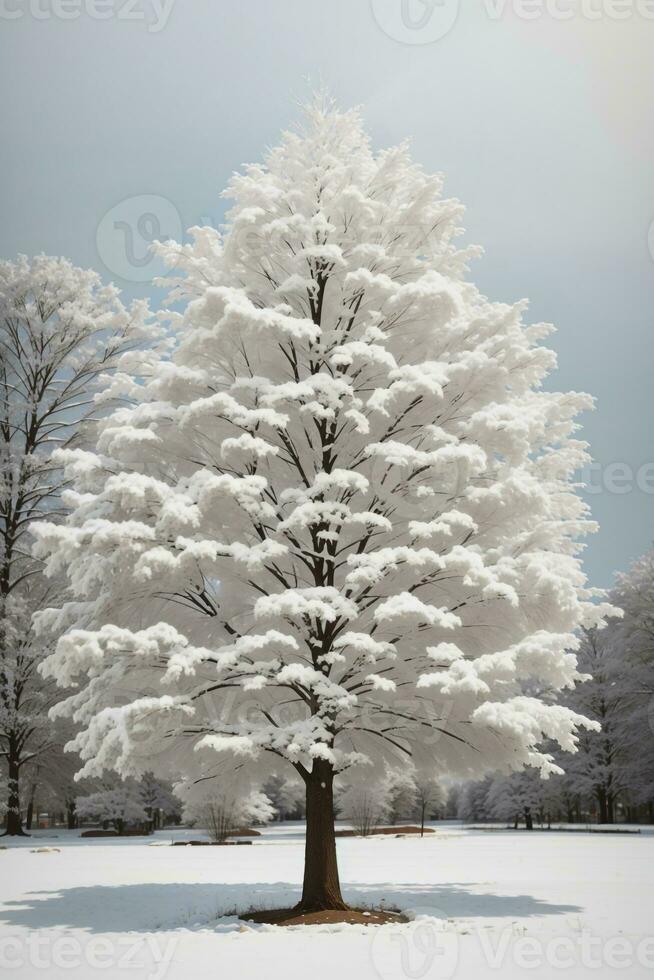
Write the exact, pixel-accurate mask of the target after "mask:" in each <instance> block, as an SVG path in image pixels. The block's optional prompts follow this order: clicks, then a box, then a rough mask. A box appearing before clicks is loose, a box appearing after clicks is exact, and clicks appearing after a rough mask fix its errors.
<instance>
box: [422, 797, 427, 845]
mask: <svg viewBox="0 0 654 980" xmlns="http://www.w3.org/2000/svg"><path fill="white" fill-rule="evenodd" d="M426 809H427V804H426V803H423V804H422V806H421V808H420V836H421V837H424V836H425V810H426Z"/></svg>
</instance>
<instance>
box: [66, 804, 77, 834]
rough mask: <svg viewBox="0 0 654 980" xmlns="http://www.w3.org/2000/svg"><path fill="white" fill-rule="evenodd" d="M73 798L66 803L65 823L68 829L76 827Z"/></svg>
mask: <svg viewBox="0 0 654 980" xmlns="http://www.w3.org/2000/svg"><path fill="white" fill-rule="evenodd" d="M75 811H76V803H75V800H71V801H70V802H68V803H67V804H66V823H67V824H68V829H69V830H75V828H76V827H77V813H76V812H75Z"/></svg>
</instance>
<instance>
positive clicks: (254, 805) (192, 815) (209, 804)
mask: <svg viewBox="0 0 654 980" xmlns="http://www.w3.org/2000/svg"><path fill="white" fill-rule="evenodd" d="M185 815H186V818H187V819H188V820H189V821H191V822H193V823H194V824H199V825H200V826H203V827H204V828H205V829H206V830H207V831H208V833H209V836H210V837H211V839H212V840H214V841H216V842H217V843H222V842H223V841H225V840H226V839H227V838H228V837H230V836H233V835H234V834H235V833H236V832H237V831H239V830H243V829H244V828H246V827H248V826H249V825H250V824H267V823H269V822H270V821H271V820H272V819H273V818H274V816H275V808H274V806H273V805H272V802H271V801H270V799H269V798H268V797H267V796H266V794H265V793H262V792H261V791H259V790H253V791H250V792H248V793H246V794H245V795H243V796H240V797H236V796H231V795H226V794H225V795H221V796H217V797H215V798H210V799H206V800H203V801H202V802H200V803H198V802H197V801H194V802H193V803H191V804H189V805H188V806H187V808H186V809H185Z"/></svg>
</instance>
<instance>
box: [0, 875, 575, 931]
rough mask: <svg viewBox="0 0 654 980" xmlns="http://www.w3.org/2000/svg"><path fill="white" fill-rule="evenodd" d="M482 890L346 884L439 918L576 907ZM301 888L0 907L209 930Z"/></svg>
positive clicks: (140, 889)
mask: <svg viewBox="0 0 654 980" xmlns="http://www.w3.org/2000/svg"><path fill="white" fill-rule="evenodd" d="M476 887H477V888H480V889H482V888H485V887H488V886H486V885H478V886H475V885H474V884H466V885H463V884H460V883H457V882H454V883H452V884H446V885H444V884H439V885H430V884H395V883H394V884H391V883H389V884H386V885H380V884H375V885H364V884H356V885H348V884H345V885H344V887H343V893H344V896H345V898H346V901H348V902H350V903H352V904H353V905H358V906H362V905H363V906H379V905H380V904H382V903H383V904H385V905H386V906H387V907H398V908H401V909H402V910H405V911H407V910H415V911H416V912H417V913H419V914H430V912H432V913H433V914H434V915H435V916H436V917H438V918H459V917H467V916H471V917H488V918H503V917H505V916H513V917H515V916H520V917H527V916H541V915H564V914H568V913H573V912H579V911H581V909H580V908H579V906H576V905H560V904H555V903H552V902H546V901H543V900H542V899H538V898H535V897H533V896H532V895H495V894H492V893H487V892H483V891H481V892H476V891H474V890H473V889H475V888H476ZM299 897H300V889H299V887H297V886H295V885H292V884H289V883H288V882H277V883H272V882H266V883H261V882H259V883H253V884H219V883H216V884H206V883H203V884H200V883H193V884H189V883H187V882H167V883H150V884H134V885H112V886H107V885H94V886H87V887H77V888H62V889H60V890H59V891H56V892H43V891H41V892H28V893H27V894H26V895H25V896H24V897H23V898H22V899H21V900H18V901H15V902H6V903H5V904H4V905H3V907H2V908H0V922H2V923H4V924H6V925H13V926H24V927H26V928H28V929H47V928H53V927H68V928H76V929H85V930H87V931H89V932H102V933H107V932H154V931H157V930H171V929H188V928H193V927H195V928H198V927H202V926H206V927H211V926H212V925H214V924H215V920H216V919H218V918H220V917H222V916H228V915H234V914H237V913H238V912H242V911H244V910H247V909H253V908H257V909H263V908H275V907H284V906H286V907H287V906H289V905H293V904H295V903H296V902H297V901H298V900H299Z"/></svg>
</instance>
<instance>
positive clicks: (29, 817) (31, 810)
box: [25, 796, 34, 830]
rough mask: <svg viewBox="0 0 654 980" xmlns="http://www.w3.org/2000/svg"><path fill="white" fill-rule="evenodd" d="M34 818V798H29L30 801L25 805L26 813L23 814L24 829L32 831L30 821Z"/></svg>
mask: <svg viewBox="0 0 654 980" xmlns="http://www.w3.org/2000/svg"><path fill="white" fill-rule="evenodd" d="M33 818H34V797H33V796H31V797H30V801H29V803H28V804H27V813H26V814H25V829H26V830H31V829H32V820H33Z"/></svg>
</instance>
